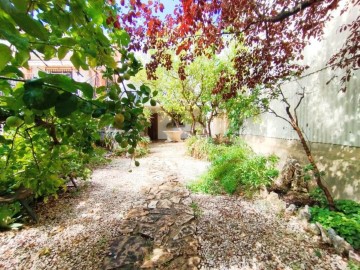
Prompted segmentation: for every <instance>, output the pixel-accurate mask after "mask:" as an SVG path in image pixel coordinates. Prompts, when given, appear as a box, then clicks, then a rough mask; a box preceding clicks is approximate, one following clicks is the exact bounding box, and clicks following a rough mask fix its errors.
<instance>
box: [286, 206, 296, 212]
mask: <svg viewBox="0 0 360 270" xmlns="http://www.w3.org/2000/svg"><path fill="white" fill-rule="evenodd" d="M295 211H296V206H295V204H290V205H289V206H288V207H287V208H286V209H285V212H286V213H288V214H293V213H294V212H295Z"/></svg>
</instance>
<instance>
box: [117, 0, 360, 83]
mask: <svg viewBox="0 0 360 270" xmlns="http://www.w3.org/2000/svg"><path fill="white" fill-rule="evenodd" d="M339 3H340V0H300V1H298V0H273V1H266V0H180V4H179V5H177V6H176V7H175V10H174V13H173V14H171V15H167V16H166V18H165V20H160V19H159V17H158V16H157V12H158V11H162V10H163V9H164V6H163V5H162V4H161V3H160V2H159V1H151V0H149V1H147V3H146V4H145V0H144V1H141V0H129V3H128V4H125V1H124V0H122V1H121V5H123V6H126V5H128V7H129V12H128V13H127V14H124V15H122V16H121V19H122V26H123V27H124V28H125V29H126V30H127V31H128V32H129V33H130V34H131V35H132V37H133V43H132V45H131V48H130V49H136V50H143V51H144V52H146V51H147V50H148V49H156V50H157V51H156V53H155V54H154V55H153V56H152V59H151V60H152V62H151V63H150V64H148V65H147V72H148V75H149V78H155V75H154V72H155V70H156V68H157V67H158V66H159V65H164V66H166V67H167V68H169V67H170V66H171V59H169V56H168V55H167V53H166V50H167V49H169V48H170V49H174V50H175V51H176V53H177V54H179V55H181V59H182V60H183V61H184V63H185V62H187V61H191V59H193V58H194V56H196V55H200V54H206V53H208V49H211V50H212V51H220V50H221V49H222V48H224V46H225V45H226V44H227V43H229V42H230V41H231V40H235V41H237V42H238V43H239V44H240V43H242V44H243V45H244V48H245V49H241V50H239V51H238V52H237V54H236V57H235V59H234V63H235V69H236V75H235V77H234V78H232V79H231V81H232V82H234V84H235V85H236V86H237V87H238V86H247V87H250V88H253V87H254V86H255V85H256V84H264V85H269V86H270V85H272V84H273V83H275V82H276V81H278V80H279V79H281V78H284V77H286V76H290V75H295V74H300V73H301V72H302V71H303V70H304V68H306V67H304V66H301V65H297V64H294V60H301V59H302V54H301V52H302V50H303V49H304V47H305V46H306V45H307V44H308V40H309V39H310V38H316V39H321V38H322V35H323V29H324V25H325V23H326V22H327V21H329V20H330V19H331V11H333V10H335V9H337V8H339ZM351 4H352V5H354V6H356V7H358V6H360V0H351ZM348 8H349V6H348V5H346V6H345V8H343V10H342V13H343V12H344V11H345V10H346V9H348ZM359 18H360V17H358V18H357V19H356V20H355V21H354V22H352V23H350V24H349V25H346V26H344V27H343V28H342V29H343V30H346V29H348V30H349V31H350V35H349V37H348V39H347V40H346V42H345V43H344V47H343V48H342V49H341V51H340V52H339V53H337V54H336V55H334V56H333V57H332V58H331V60H330V62H329V64H331V65H333V67H334V68H335V67H341V68H345V69H346V70H348V75H350V73H351V70H354V69H358V68H359V67H360V61H359V48H360V47H359V46H360V45H359V44H360V43H359V25H360V22H359ZM135 19H136V20H135ZM179 72H180V74H182V72H181V70H179ZM182 76H185V74H182ZM347 79H348V76H347V77H346V78H345V80H347ZM219 83H220V82H219Z"/></svg>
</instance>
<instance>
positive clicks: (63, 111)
mask: <svg viewBox="0 0 360 270" xmlns="http://www.w3.org/2000/svg"><path fill="white" fill-rule="evenodd" d="M77 104H78V98H77V97H76V96H75V95H73V94H71V93H63V94H61V95H60V96H59V98H58V100H57V102H56V105H55V113H56V116H58V117H59V118H64V117H67V116H69V115H70V114H72V113H73V112H74V111H76V109H77Z"/></svg>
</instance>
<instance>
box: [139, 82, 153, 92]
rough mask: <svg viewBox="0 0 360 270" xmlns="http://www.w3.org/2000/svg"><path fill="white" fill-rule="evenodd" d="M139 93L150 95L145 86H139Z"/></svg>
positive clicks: (147, 87)
mask: <svg viewBox="0 0 360 270" xmlns="http://www.w3.org/2000/svg"><path fill="white" fill-rule="evenodd" d="M140 91H141V92H143V93H144V94H150V93H151V89H150V87H149V86H146V85H145V84H143V85H141V86H140Z"/></svg>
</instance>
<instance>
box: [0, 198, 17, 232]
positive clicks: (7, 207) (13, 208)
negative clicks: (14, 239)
mask: <svg viewBox="0 0 360 270" xmlns="http://www.w3.org/2000/svg"><path fill="white" fill-rule="evenodd" d="M19 212H20V203H18V202H17V203H13V204H4V205H0V230H8V229H17V228H19V227H21V226H22V224H20V223H15V221H16V220H17V218H15V216H16V215H17V214H18V213H19Z"/></svg>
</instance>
